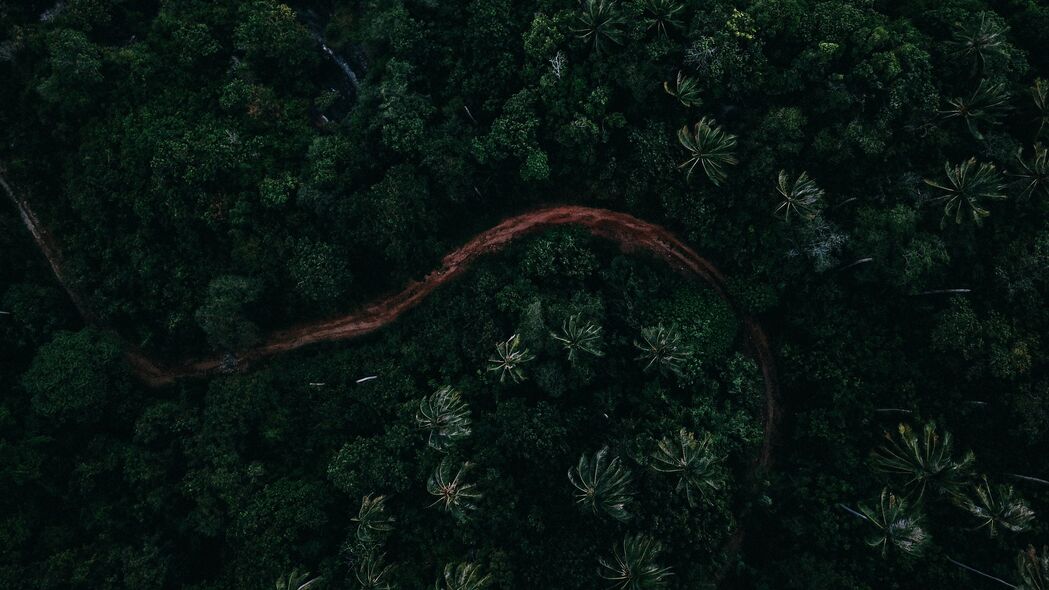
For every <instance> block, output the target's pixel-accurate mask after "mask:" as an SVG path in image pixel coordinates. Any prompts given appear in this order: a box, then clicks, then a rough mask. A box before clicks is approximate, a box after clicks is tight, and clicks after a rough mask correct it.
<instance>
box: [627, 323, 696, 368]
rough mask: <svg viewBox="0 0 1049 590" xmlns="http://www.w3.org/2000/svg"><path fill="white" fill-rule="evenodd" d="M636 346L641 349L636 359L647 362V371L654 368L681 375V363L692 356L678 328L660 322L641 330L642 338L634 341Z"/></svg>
mask: <svg viewBox="0 0 1049 590" xmlns="http://www.w3.org/2000/svg"><path fill="white" fill-rule="evenodd" d="M634 348H637V349H638V350H639V351H641V354H640V355H639V356H638V357H637V359H636V360H639V361H644V362H645V368H644V370H645V371H649V370H651V369H653V368H655V369H659V371H660V372H661V373H664V374H665V373H668V372H669V373H674V374H676V375H681V365H682V364H684V363H685V361H687V360H688V359H689V357H691V356H692V350H691V349H690V348H689V347H688V346H687V345H686V344H685V343H684V342H682V339H681V335H680V334H679V333H678V331H677V328H676V327H674V326H671V327H669V328H667V327H664V326H663V324H659V325H658V326H655V327H651V326H650V327H648V328H644V329H642V330H641V340H640V341H637V340H635V341H634Z"/></svg>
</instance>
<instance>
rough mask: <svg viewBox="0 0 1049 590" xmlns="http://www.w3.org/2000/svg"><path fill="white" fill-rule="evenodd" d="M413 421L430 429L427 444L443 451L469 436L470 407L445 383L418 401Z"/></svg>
mask: <svg viewBox="0 0 1049 590" xmlns="http://www.w3.org/2000/svg"><path fill="white" fill-rule="evenodd" d="M415 422H416V424H418V425H419V426H420V427H421V428H423V429H425V430H428V431H430V437H429V439H428V441H427V442H428V444H429V445H430V446H431V447H433V448H434V449H437V450H438V451H444V450H447V449H448V448H449V447H450V446H451V445H452V444H454V443H455V442H457V441H459V440H462V439H464V438H466V437H467V436H470V407H469V406H468V405H466V402H464V401H463V400H462V397H461V396H460V395H459V392H458V391H457V390H455V389H454V388H452V387H450V386H448V385H445V386H444V387H441V388H440V389H438V390H437V391H435V392H433V393H432V394H431V395H428V396H426V397H424V398H423V399H422V400H421V401H420V402H419V411H418V412H417V413H416V414H415Z"/></svg>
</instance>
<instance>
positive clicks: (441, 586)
mask: <svg viewBox="0 0 1049 590" xmlns="http://www.w3.org/2000/svg"><path fill="white" fill-rule="evenodd" d="M491 578H492V577H491V576H490V575H488V574H482V573H481V566H479V565H477V564H475V563H458V564H453V563H449V564H448V565H446V566H444V575H443V576H442V577H440V578H438V580H437V583H436V584H434V590H481V589H482V588H487V587H488V584H489V583H491V581H492V580H491Z"/></svg>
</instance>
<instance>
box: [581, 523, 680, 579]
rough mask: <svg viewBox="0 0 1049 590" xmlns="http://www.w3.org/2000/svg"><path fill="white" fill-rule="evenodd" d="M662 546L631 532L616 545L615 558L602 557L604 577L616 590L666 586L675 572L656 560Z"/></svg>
mask: <svg viewBox="0 0 1049 590" xmlns="http://www.w3.org/2000/svg"><path fill="white" fill-rule="evenodd" d="M660 550H661V547H660V545H659V543H657V542H656V541H654V540H652V539H651V538H649V537H645V536H643V535H631V536H627V537H626V538H625V539H623V543H622V544H620V545H617V546H615V547H613V549H612V558H611V559H605V558H601V559H600V560H599V563H600V564H601V570H600V576H601V577H602V578H604V579H605V580H608V581H610V582H612V588H614V589H616V590H655V589H658V588H666V586H667V578H668V577H670V576H671V575H672V573H671V570H670V568H669V567H661V566H659V565H657V564H656V563H655V559H656V557H658V556H659V552H660Z"/></svg>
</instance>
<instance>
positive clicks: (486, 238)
mask: <svg viewBox="0 0 1049 590" xmlns="http://www.w3.org/2000/svg"><path fill="white" fill-rule="evenodd" d="M0 188H3V189H4V191H5V192H6V193H7V195H8V196H9V197H10V199H11V200H12V201H13V202H14V204H15V206H16V207H17V208H18V210H19V213H20V214H21V217H22V221H23V223H24V224H25V225H26V228H27V229H28V230H29V232H30V233H31V234H32V236H33V239H34V240H35V241H36V243H37V246H38V247H39V248H40V251H41V252H42V253H43V254H44V256H45V257H47V260H48V263H49V264H50V265H51V268H52V270H53V271H54V273H55V276H56V277H57V278H58V281H59V282H60V283H61V284H62V286H63V287H64V288H65V289H66V291H67V292H69V295H70V297H71V298H72V300H73V303H74V305H76V307H77V308H78V309H79V310H80V312H81V314H82V315H83V316H84V318H85V319H86V320H87V321H89V322H90V321H91V320H92V319H93V318H92V316H91V315H90V314H89V310H88V309H87V308H86V307H85V306H84V305H83V304H82V300H81V299H80V298H79V297H78V296H77V294H76V292H75V291H74V290H73V289H72V287H71V285H70V283H68V282H67V281H66V279H65V277H64V275H63V273H62V265H61V258H60V256H59V250H58V248H57V247H56V246H55V244H54V241H53V239H52V237H51V235H50V234H49V233H48V232H47V231H46V230H45V229H44V228H43V227H42V225H41V224H40V223H39V221H38V220H37V217H36V215H35V214H34V213H33V211H32V209H31V208H30V206H29V203H28V202H26V201H25V199H23V198H21V197H19V196H16V195H15V193H14V191H12V190H11V188H10V186H9V185H8V184H7V183H6V182H5V181H4V179H3V178H2V177H0ZM560 225H573V226H578V227H582V228H584V229H586V230H588V231H589V232H590V233H591V234H593V235H595V236H597V237H600V238H604V239H607V240H610V241H612V242H615V243H617V244H619V245H620V247H621V248H623V249H624V250H625V251H637V250H644V251H647V252H650V253H652V254H654V255H656V256H657V257H659V258H662V259H663V260H665V261H666V262H667V263H668V264H670V265H671V266H672V267H674V268H676V269H678V270H680V271H682V272H685V273H687V274H690V275H693V276H695V277H697V278H699V279H701V280H702V281H704V282H706V283H707V284H708V285H710V286H711V287H712V288H713V289H714V291H716V292H717V294H718V295H719V296H720V297H721V298H722V299H724V300H725V301H726V302H727V303H728V304H729V305H730V306H731V307H732V309H733V310H734V311H735V313H736V315H737V317H739V319H740V321H741V323H742V324H743V334H744V337H745V339H746V343H747V348H748V350H749V351H750V353H751V354H752V355H753V357H754V360H755V362H756V363H757V364H758V366H759V367H760V369H761V374H762V378H763V380H764V385H765V407H764V439H763V441H762V445H761V450H760V452H759V454H758V457H757V459H756V461H755V465H754V472H753V474H752V475H753V478H754V481H753V482H752V483H753V484H757V483H758V481H759V480H760V479H761V478H762V477H763V476H764V474H765V473H766V472H767V471H768V469H769V467H770V466H771V463H772V448H773V445H774V444H775V440H776V434H777V432H778V427H779V422H780V394H779V385H778V381H777V378H776V367H775V361H774V358H773V355H772V351H771V349H770V347H769V342H768V337H767V336H766V334H765V331H764V330H763V329H762V327H761V325H760V324H759V323H758V322H757V321H756V320H755V318H754V317H752V316H751V315H750V314H749V313H748V312H747V311H746V310H745V309H743V308H741V307H740V306H739V304H738V303H737V302H736V301H735V300H734V299H732V297H731V296H730V295H729V292H728V288H727V285H726V283H725V277H724V275H722V274H721V271H719V270H718V269H717V267H716V266H714V265H713V264H712V263H711V262H710V261H709V260H707V259H706V258H704V257H702V256H700V255H699V254H697V253H696V252H695V251H694V250H692V249H691V248H689V247H688V246H687V245H686V244H685V243H684V242H682V241H681V240H680V239H678V238H677V236H675V235H674V234H673V233H671V232H670V231H668V230H667V229H665V228H663V227H661V226H659V225H657V224H654V223H649V222H647V221H642V220H641V219H638V218H636V217H634V216H632V215H629V214H626V213H621V212H618V211H612V210H609V209H600V208H594V207H584V206H581V205H554V206H548V207H543V208H541V209H536V210H534V211H530V212H528V213H523V214H520V215H515V216H513V217H509V218H507V219H504V220H503V221H502V222H500V223H499V224H498V225H496V226H495V227H492V228H491V229H488V230H486V231H484V232H481V233H480V234H478V235H476V236H474V237H473V238H472V239H471V240H470V241H468V242H467V243H466V244H463V245H462V246H460V247H459V248H456V249H455V250H453V251H452V252H451V253H449V254H447V255H446V256H445V257H444V258H443V259H442V260H441V266H440V268H438V269H437V270H434V271H432V272H430V274H428V275H426V277H425V278H423V279H422V280H421V281H413V282H411V283H409V284H408V285H407V286H406V287H405V288H404V289H403V290H401V291H400V292H399V293H396V294H393V295H390V296H388V297H383V298H381V299H379V300H377V301H375V302H373V303H370V304H368V305H365V306H364V307H362V308H360V309H358V310H356V311H353V312H351V313H348V314H346V315H343V316H340V317H337V318H334V319H328V320H321V321H316V322H310V323H305V324H300V325H298V326H294V327H291V328H287V329H284V330H278V331H276V332H272V333H271V334H269V335H268V336H267V337H266V338H265V339H264V341H263V342H262V343H261V344H259V345H258V346H256V347H254V348H251V349H248V350H244V351H241V352H240V353H239V355H238V358H237V368H238V369H241V370H242V369H244V368H246V367H248V366H250V365H251V364H252V363H254V362H256V361H258V360H260V359H263V358H266V357H269V356H273V355H275V354H279V353H282V352H286V351H289V350H294V349H296V348H301V347H303V346H308V345H310V344H316V343H319V342H331V341H336V340H348V339H351V338H356V337H358V336H363V335H365V334H369V333H371V332H374V331H376V330H378V329H380V328H382V327H384V326H386V325H388V324H390V323H392V322H394V321H396V320H397V318H399V317H400V316H401V314H403V313H404V312H406V311H408V310H409V309H411V308H413V307H415V306H416V305H418V304H419V303H420V302H422V300H424V299H426V297H427V296H428V295H429V294H430V293H431V292H432V291H433V290H434V289H436V288H437V287H439V286H441V285H443V284H444V283H446V282H448V281H451V280H453V279H455V278H456V277H458V276H459V275H461V274H463V273H464V272H466V270H467V269H468V268H469V267H470V265H471V264H472V263H473V262H474V261H475V260H476V259H477V258H479V257H481V256H484V255H486V254H490V253H492V252H496V251H498V250H501V249H502V248H504V247H506V245H507V244H509V243H510V242H512V241H514V240H515V239H517V238H520V237H522V236H525V235H527V234H530V233H534V232H536V231H538V230H542V229H545V228H549V227H554V226H560ZM127 356H128V361H129V363H130V364H131V366H132V368H133V369H134V371H135V373H136V374H137V375H138V376H139V377H140V378H141V379H142V380H143V381H144V382H146V383H147V384H149V385H150V386H154V387H159V386H163V385H167V384H170V383H173V382H175V381H176V380H178V379H181V378H188V377H201V376H206V375H210V374H215V373H219V372H221V371H222V370H223V366H224V363H223V358H222V357H220V356H214V357H209V358H204V359H198V360H192V361H185V362H180V363H177V364H166V363H163V362H162V361H158V360H154V359H151V358H149V357H148V356H146V355H145V354H143V353H142V352H139V351H131V352H128V354H127ZM743 534H744V528H743V527H739V528H737V530H736V532H735V534H733V536H732V537H731V538H730V540H729V542H728V544H727V545H726V547H725V552H726V554H735V553H736V552H737V551H738V550H739V548H740V546H741V545H742V541H743ZM729 566H731V562H726V563H725V567H724V568H722V570H721V571H720V572H719V575H718V578H719V579H722V578H723V577H724V575H725V574H726V572H727V568H728V567H729Z"/></svg>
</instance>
